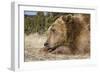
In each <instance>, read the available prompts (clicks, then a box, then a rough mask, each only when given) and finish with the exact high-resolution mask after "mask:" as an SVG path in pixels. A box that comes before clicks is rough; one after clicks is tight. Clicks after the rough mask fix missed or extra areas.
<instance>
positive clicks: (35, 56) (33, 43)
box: [24, 33, 89, 62]
mask: <svg viewBox="0 0 100 73" xmlns="http://www.w3.org/2000/svg"><path fill="white" fill-rule="evenodd" d="M45 41H46V35H39V34H37V33H35V34H30V35H28V36H27V35H25V49H24V56H25V59H24V60H25V62H29V61H40V60H67V59H86V58H89V55H88V54H87V55H61V54H60V55H58V54H57V55H56V54H51V53H44V52H40V50H41V48H42V47H43V44H44V42H45Z"/></svg>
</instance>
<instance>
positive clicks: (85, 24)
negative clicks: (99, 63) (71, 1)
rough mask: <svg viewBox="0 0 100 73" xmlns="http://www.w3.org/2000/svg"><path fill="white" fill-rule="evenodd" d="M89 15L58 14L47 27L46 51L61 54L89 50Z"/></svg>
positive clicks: (87, 51) (81, 52)
mask: <svg viewBox="0 0 100 73" xmlns="http://www.w3.org/2000/svg"><path fill="white" fill-rule="evenodd" d="M89 27H90V16H89V15H86V14H84V15H83V14H74V15H73V16H72V15H70V14H69V15H66V16H60V17H59V18H58V19H56V21H55V22H54V23H53V24H52V25H51V26H50V27H49V29H48V39H47V41H46V43H45V47H46V48H47V50H46V51H48V52H51V53H56V54H57V53H62V54H86V53H89V52H90V45H89V44H90V28H89Z"/></svg>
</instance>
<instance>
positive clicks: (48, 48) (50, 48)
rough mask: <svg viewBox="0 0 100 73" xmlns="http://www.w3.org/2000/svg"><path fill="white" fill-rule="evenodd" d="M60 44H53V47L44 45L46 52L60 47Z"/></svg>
mask: <svg viewBox="0 0 100 73" xmlns="http://www.w3.org/2000/svg"><path fill="white" fill-rule="evenodd" d="M60 46H62V45H57V46H54V47H49V46H46V47H45V48H47V50H48V52H52V51H54V50H55V49H57V48H58V47H60Z"/></svg>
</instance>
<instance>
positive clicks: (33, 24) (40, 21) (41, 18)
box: [24, 12, 66, 34]
mask: <svg viewBox="0 0 100 73" xmlns="http://www.w3.org/2000/svg"><path fill="white" fill-rule="evenodd" d="M65 14H66V13H52V12H37V14H36V15H33V16H29V15H24V32H25V34H30V33H36V32H38V33H39V34H42V33H44V32H45V31H47V29H48V28H49V26H50V25H51V24H52V23H53V22H54V21H55V19H56V18H57V17H59V16H60V15H65Z"/></svg>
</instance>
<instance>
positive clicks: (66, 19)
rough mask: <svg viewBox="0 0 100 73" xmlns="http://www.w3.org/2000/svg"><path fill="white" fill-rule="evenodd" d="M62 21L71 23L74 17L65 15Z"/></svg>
mask: <svg viewBox="0 0 100 73" xmlns="http://www.w3.org/2000/svg"><path fill="white" fill-rule="evenodd" d="M62 19H63V20H64V21H65V22H66V23H71V22H72V19H73V16H72V15H71V14H68V15H65V16H63V17H62Z"/></svg>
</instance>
